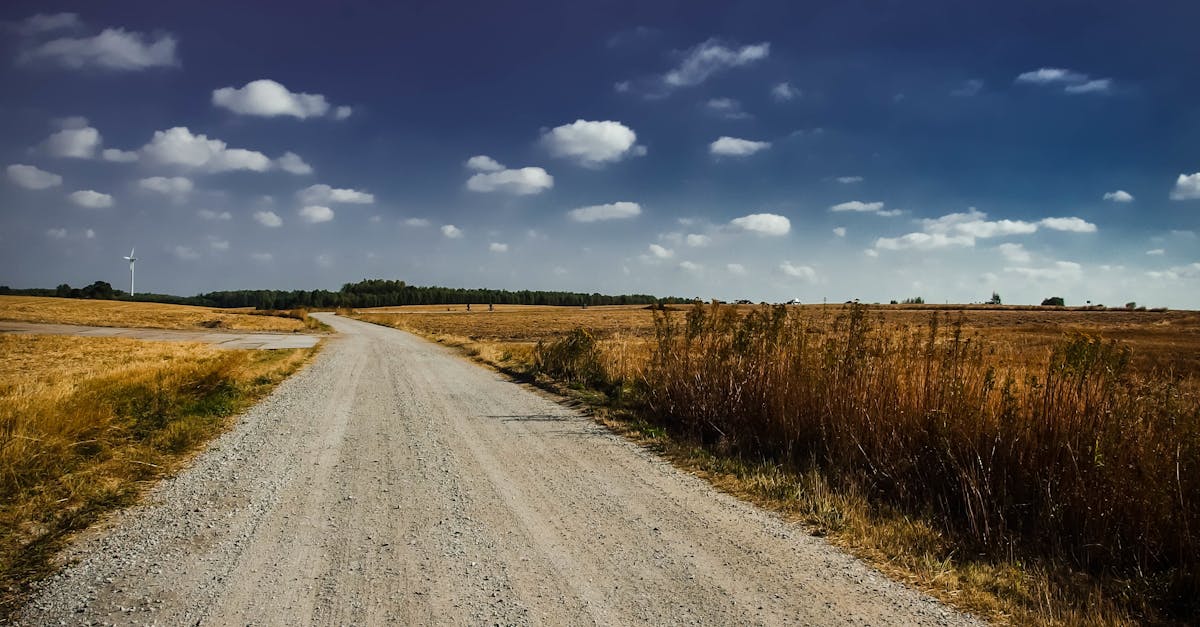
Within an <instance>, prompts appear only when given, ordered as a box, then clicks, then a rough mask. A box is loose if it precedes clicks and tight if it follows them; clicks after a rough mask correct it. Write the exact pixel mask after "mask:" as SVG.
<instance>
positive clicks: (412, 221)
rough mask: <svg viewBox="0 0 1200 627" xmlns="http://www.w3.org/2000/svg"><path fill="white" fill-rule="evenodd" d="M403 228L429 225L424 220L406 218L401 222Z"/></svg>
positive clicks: (427, 221)
mask: <svg viewBox="0 0 1200 627" xmlns="http://www.w3.org/2000/svg"><path fill="white" fill-rule="evenodd" d="M401 224H403V225H404V226H414V227H415V226H429V225H430V224H431V223H430V222H429V220H426V219H425V218H407V219H405V220H404V222H402V223H401Z"/></svg>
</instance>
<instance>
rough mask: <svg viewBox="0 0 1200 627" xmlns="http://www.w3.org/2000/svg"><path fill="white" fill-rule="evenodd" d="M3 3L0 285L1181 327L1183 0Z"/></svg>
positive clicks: (1196, 12) (1192, 260) (1199, 183)
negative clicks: (1069, 309)
mask: <svg viewBox="0 0 1200 627" xmlns="http://www.w3.org/2000/svg"><path fill="white" fill-rule="evenodd" d="M279 7H280V5H278V4H273V3H206V4H204V5H184V4H183V3H162V2H153V3H152V2H123V3H95V2H78V3H70V2H65V3H54V2H38V3H32V2H10V3H6V4H5V5H4V6H3V7H2V8H0V21H3V22H4V24H3V27H2V28H3V30H2V31H0V33H2V34H0V37H2V39H0V41H2V42H3V46H0V54H3V57H2V58H0V81H3V85H5V88H4V89H3V90H0V167H3V168H4V169H5V172H4V173H3V179H2V180H0V284H7V285H11V286H13V287H33V286H53V285H57V284H58V283H61V282H69V283H71V284H72V285H81V284H87V283H90V282H92V281H94V280H97V279H100V280H106V281H109V282H110V283H112V284H113V285H115V286H117V287H122V288H127V286H128V270H127V266H126V264H125V263H124V261H123V260H122V259H121V257H122V256H123V255H125V254H128V251H129V248H130V247H131V246H137V251H138V252H137V255H138V257H139V259H140V260H139V262H138V290H139V291H141V290H147V291H155V292H168V293H176V294H191V293H196V292H200V291H209V290H219V289H242V288H280V289H297V288H315V287H326V288H336V287H338V286H339V285H340V284H342V283H344V282H348V281H355V280H358V279H362V278H375V277H382V278H399V279H404V280H407V281H409V282H411V283H416V284H433V283H437V284H444V285H452V286H464V287H497V288H510V289H522V288H529V289H567V290H577V291H586V292H592V291H600V292H607V293H616V292H626V293H627V292H650V293H656V294H661V295H667V294H670V295H678V296H700V297H703V298H711V297H717V298H725V299H736V298H750V299H753V300H756V301H757V300H771V301H779V300H787V299H791V298H800V299H801V300H803V301H806V302H820V301H821V300H822V299H824V298H827V299H829V300H830V301H831V302H837V301H842V300H847V299H850V298H860V299H862V300H864V301H868V302H872V301H883V302H886V301H887V300H890V299H893V298H895V299H901V298H905V297H911V296H918V295H920V296H923V297H924V298H925V299H926V300H927V301H929V302H944V301H949V302H974V301H981V300H984V299H986V298H987V297H988V296H990V295H991V293H992V291H993V290H995V291H998V292H999V293H1000V294H1001V296H1002V297H1003V298H1004V300H1005V302H1012V303H1028V302H1034V303H1036V302H1040V301H1041V299H1042V298H1045V297H1047V296H1052V295H1058V296H1063V297H1065V298H1066V299H1067V301H1068V303H1071V304H1082V303H1083V302H1085V301H1087V300H1091V301H1093V302H1099V303H1105V304H1109V305H1120V304H1123V303H1125V302H1127V301H1130V300H1135V301H1138V302H1139V303H1145V304H1149V305H1165V306H1170V307H1176V308H1181V307H1184V308H1200V289H1198V288H1200V239H1198V235H1200V107H1198V106H1197V103H1200V80H1198V79H1200V66H1197V64H1196V63H1195V59H1197V58H1200V38H1197V37H1195V35H1194V24H1195V23H1196V21H1197V19H1198V18H1200V6H1198V5H1196V4H1195V3H1191V2H1156V3H1150V4H1146V3H1127V2H1106V3H1096V2H1004V3H1001V2H987V3H984V2H979V3H963V2H824V3H818V2H810V3H795V2H753V3H749V2H747V3H740V4H727V3H712V4H706V3H697V2H675V3H671V2H662V3H620V2H571V3H539V4H533V3H529V4H525V5H519V4H516V3H487V4H484V3H449V2H446V3H407V4H406V5H405V6H400V5H396V6H385V5H383V4H381V3H379V4H377V3H346V4H345V5H344V6H343V5H339V6H334V5H332V4H330V3H308V4H304V3H289V4H288V5H287V7H288V8H287V10H286V11H280V10H279Z"/></svg>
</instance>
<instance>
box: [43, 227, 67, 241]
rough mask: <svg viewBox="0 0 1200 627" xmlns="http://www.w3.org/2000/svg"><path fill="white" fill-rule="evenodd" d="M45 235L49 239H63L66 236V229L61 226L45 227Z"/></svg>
mask: <svg viewBox="0 0 1200 627" xmlns="http://www.w3.org/2000/svg"><path fill="white" fill-rule="evenodd" d="M46 236H47V237H49V238H51V239H63V238H65V237H66V236H67V230H66V229H62V228H58V229H46Z"/></svg>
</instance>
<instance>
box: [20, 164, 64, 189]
mask: <svg viewBox="0 0 1200 627" xmlns="http://www.w3.org/2000/svg"><path fill="white" fill-rule="evenodd" d="M7 171H8V178H9V180H10V181H12V182H13V183H16V184H17V185H20V186H21V187H24V188H25V189H47V188H50V187H56V186H58V185H62V180H63V179H62V177H61V176H59V175H57V174H54V173H53V172H47V171H45V170H42V169H40V168H38V167H36V166H32V165H25V164H23V163H15V164H13V165H10V166H8V169H7Z"/></svg>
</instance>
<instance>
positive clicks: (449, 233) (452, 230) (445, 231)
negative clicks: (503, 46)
mask: <svg viewBox="0 0 1200 627" xmlns="http://www.w3.org/2000/svg"><path fill="white" fill-rule="evenodd" d="M442 235H445V236H446V237H448V238H450V239H458V238H460V237H462V236H463V232H462V229H460V228H458V227H457V226H454V225H453V224H444V225H442Z"/></svg>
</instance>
